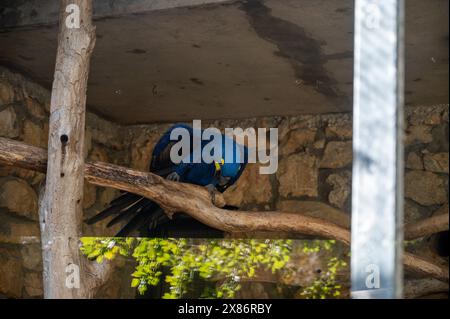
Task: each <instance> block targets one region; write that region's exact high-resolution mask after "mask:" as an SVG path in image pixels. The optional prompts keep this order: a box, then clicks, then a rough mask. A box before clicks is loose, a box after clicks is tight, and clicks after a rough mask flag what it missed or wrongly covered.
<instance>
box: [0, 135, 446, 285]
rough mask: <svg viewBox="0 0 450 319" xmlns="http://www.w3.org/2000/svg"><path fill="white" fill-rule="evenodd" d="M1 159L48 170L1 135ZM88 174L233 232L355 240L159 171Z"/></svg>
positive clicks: (92, 165)
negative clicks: (220, 197)
mask: <svg viewBox="0 0 450 319" xmlns="http://www.w3.org/2000/svg"><path fill="white" fill-rule="evenodd" d="M0 163H2V164H7V165H14V166H18V167H22V168H28V169H32V170H36V171H40V172H43V173H45V169H46V164H45V163H46V153H45V151H44V150H42V149H40V148H37V147H34V146H28V145H25V144H24V143H21V142H18V141H13V140H9V139H5V138H0ZM84 173H85V178H86V179H87V180H88V181H89V182H91V183H93V184H96V185H99V186H105V187H113V188H117V189H121V190H125V191H129V192H133V193H136V194H139V195H142V196H145V197H148V198H150V199H152V200H154V201H155V202H157V203H158V204H159V205H161V207H163V208H164V209H166V211H168V212H169V213H172V214H173V213H176V212H181V211H182V212H184V213H186V214H189V215H190V216H192V217H193V218H195V219H197V220H199V221H201V222H202V223H205V224H206V225H209V226H211V227H214V228H217V229H220V230H223V231H227V232H254V231H272V232H289V233H299V234H304V235H311V236H318V237H324V238H329V239H335V240H338V241H340V242H343V243H345V244H347V245H348V244H350V232H349V230H348V229H346V228H344V227H341V226H338V225H335V224H333V223H330V222H328V221H326V220H323V219H320V218H314V217H308V216H302V215H300V214H294V213H284V212H250V211H229V210H224V209H221V208H218V207H216V206H215V205H214V204H213V203H212V202H211V198H210V195H209V193H208V191H206V190H205V189H204V188H203V187H199V186H195V185H191V184H183V183H175V182H171V181H167V180H165V179H163V178H161V177H159V176H157V175H155V174H152V173H145V172H138V171H135V170H132V169H128V168H125V167H121V166H117V165H113V164H108V163H102V162H86V163H85V172H84ZM404 264H405V266H406V268H407V269H409V270H411V271H414V272H418V273H422V274H426V275H428V276H431V277H433V278H436V279H439V280H443V281H448V278H449V273H448V267H443V266H440V265H437V264H434V263H432V262H430V261H427V260H424V259H421V258H419V257H417V256H415V255H412V254H409V253H405V254H404Z"/></svg>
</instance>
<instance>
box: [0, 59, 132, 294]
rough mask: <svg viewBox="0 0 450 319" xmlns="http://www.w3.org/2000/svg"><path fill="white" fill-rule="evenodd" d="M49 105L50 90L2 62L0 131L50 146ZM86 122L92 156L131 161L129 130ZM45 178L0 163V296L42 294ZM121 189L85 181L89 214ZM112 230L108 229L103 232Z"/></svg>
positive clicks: (94, 229)
mask: <svg viewBox="0 0 450 319" xmlns="http://www.w3.org/2000/svg"><path fill="white" fill-rule="evenodd" d="M49 106H50V94H49V92H48V91H47V90H45V89H43V88H42V87H40V86H39V85H36V84H35V83H33V82H31V81H29V80H27V79H25V78H24V77H23V76H21V75H19V74H16V73H13V72H10V71H8V70H7V69H5V68H2V67H0V136H2V137H8V138H12V139H17V140H21V141H24V142H26V143H28V144H31V145H35V146H40V147H44V148H46V147H47V136H48V116H49ZM86 126H87V129H86V148H85V152H86V155H87V157H88V158H89V159H95V160H101V161H106V162H112V163H117V164H120V165H125V166H128V165H129V163H130V156H129V151H128V148H129V146H128V144H126V143H125V139H126V133H127V132H126V130H125V129H123V128H121V127H120V126H117V125H115V124H113V123H111V122H108V121H105V120H103V119H101V118H99V117H97V116H95V115H94V114H90V113H88V114H87V119H86ZM43 183H45V175H44V174H40V173H36V172H33V171H28V170H24V169H18V168H13V167H6V166H0V297H1V296H2V295H3V296H7V297H13V298H19V297H25V298H35V297H42V280H41V271H42V260H41V247H40V242H39V236H40V231H39V224H38V196H39V190H40V187H41V185H43ZM117 194H118V191H116V190H113V189H107V188H100V187H96V186H93V185H90V184H87V183H86V184H85V191H84V206H83V207H84V210H85V214H86V215H87V216H90V215H92V214H95V213H96V212H98V211H99V210H101V209H102V208H103V207H105V205H106V204H107V203H109V201H110V200H111V199H112V198H114V197H115V196H117ZM103 229H104V225H101V224H99V225H94V226H87V225H86V227H85V229H84V233H86V234H96V233H100V232H101V231H102V230H103ZM113 233H114V230H110V231H109V233H107V234H105V235H112V234H113ZM121 265H122V266H123V264H121ZM120 288H121V287H120V286H118V287H116V288H114V289H113V290H111V291H117V290H116V289H119V290H120ZM127 289H129V285H126V286H124V287H122V291H127Z"/></svg>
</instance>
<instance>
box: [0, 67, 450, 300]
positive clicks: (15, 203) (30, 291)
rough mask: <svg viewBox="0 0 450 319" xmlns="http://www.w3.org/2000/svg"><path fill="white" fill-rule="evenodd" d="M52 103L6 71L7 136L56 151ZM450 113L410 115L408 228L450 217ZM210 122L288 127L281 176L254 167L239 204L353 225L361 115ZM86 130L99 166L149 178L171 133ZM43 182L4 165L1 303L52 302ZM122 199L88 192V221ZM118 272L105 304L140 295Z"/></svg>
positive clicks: (3, 128) (435, 110)
mask: <svg viewBox="0 0 450 319" xmlns="http://www.w3.org/2000/svg"><path fill="white" fill-rule="evenodd" d="M49 99H50V96H49V92H48V91H46V90H45V89H43V88H42V87H40V86H38V85H36V84H34V83H33V82H31V81H29V80H27V79H25V78H24V77H22V76H21V75H18V74H15V73H12V72H9V71H8V70H6V69H3V68H0V136H4V137H8V138H13V139H18V140H22V141H25V142H27V143H29V144H32V145H37V146H41V147H46V145H47V134H48V124H47V122H48V115H49ZM448 109H449V107H448V105H437V106H424V107H415V108H408V109H407V112H406V113H407V114H406V115H407V116H406V123H407V125H406V138H405V143H406V149H405V158H406V163H405V166H406V174H405V186H406V189H405V219H406V221H407V222H411V221H414V220H418V219H421V218H425V217H428V216H431V215H432V214H439V213H442V212H445V211H448V200H447V196H448V156H449V153H448ZM202 124H204V126H205V127H206V126H208V125H212V126H215V127H219V128H225V127H242V128H247V127H267V128H269V127H278V129H279V146H280V148H279V169H278V171H277V173H276V174H273V175H260V174H259V172H258V165H259V164H249V165H248V167H247V168H246V170H245V172H244V174H243V175H242V177H241V178H240V180H239V181H238V182H237V184H236V185H235V186H233V187H231V188H230V189H229V190H227V191H226V193H225V197H226V199H227V201H228V203H229V204H231V205H235V206H239V207H241V208H244V209H249V210H255V209H265V210H275V209H278V210H284V211H290V212H308V213H309V214H310V215H312V216H314V215H319V214H320V215H321V216H326V217H327V218H328V219H330V220H332V221H334V222H336V223H338V224H341V225H343V224H345V223H346V222H347V221H348V216H349V214H350V200H351V165H352V117H351V114H326V115H314V116H313V115H302V116H297V117H289V118H286V117H272V118H258V119H247V120H239V121H238V120H219V121H214V122H211V121H210V122H208V123H207V122H204V123H202ZM86 125H87V129H86V150H85V152H86V155H87V157H88V158H89V159H95V160H100V161H106V162H112V163H117V164H120V165H125V166H129V167H132V168H135V169H140V170H146V169H147V167H148V164H149V162H150V156H151V152H152V149H153V145H154V144H155V142H156V141H157V140H158V138H159V137H160V136H161V134H162V133H163V132H164V131H165V130H166V129H167V128H168V127H169V126H170V125H169V124H152V125H135V126H119V125H117V124H114V123H111V122H108V121H106V120H104V119H101V118H99V117H98V116H96V115H94V114H91V113H88V114H87V124H86ZM43 182H44V175H43V174H39V173H35V172H31V171H27V170H22V169H17V168H10V167H1V166H0V295H5V296H9V297H41V296H42V283H41V273H40V272H41V267H42V265H41V258H40V244H39V226H38V223H37V219H38V217H37V198H38V193H39V188H40V185H41V184H42V183H43ZM117 194H118V192H117V191H116V190H113V189H106V188H101V187H96V186H93V185H89V184H86V185H85V197H84V210H85V215H86V217H89V216H92V215H94V214H95V213H97V212H99V211H100V210H101V209H102V208H104V207H105V205H106V204H107V203H108V202H109V201H110V200H111V199H112V198H114V197H115V196H117ZM105 223H106V221H105V222H103V223H100V224H97V225H94V226H89V227H88V226H85V228H84V230H83V232H84V235H85V236H95V235H97V236H111V235H112V234H114V233H115V231H116V230H117V229H106V228H105ZM118 227H120V225H119V226H118ZM408 249H410V250H413V251H415V252H416V253H420V254H423V255H428V256H432V257H434V256H435V254H434V249H433V246H432V241H430V240H429V239H428V238H425V239H423V240H419V241H415V242H414V243H412V244H411V245H409V246H408ZM339 253H341V252H339ZM294 257H295V256H294ZM293 260H295V258H293ZM319 264H320V263H319ZM118 265H119V268H120V267H125V266H124V265H128V266H127V267H130V265H129V264H127V262H126V261H122V262H119V263H118ZM316 266H317V265H316ZM316 266H314V267H316ZM298 268H299V271H304V269H303V270H302V269H300V267H298ZM117 274H118V275H117V276H113V278H114V280H113V281H111V282H109V283H108V284H107V286H106V288H105V289H103V290H102V292H101V294H100V296H105V297H106V296H109V297H113V296H115V297H119V296H122V297H123V296H132V295H133V291H130V288H129V281H127V280H128V279H129V272H126V271H122V272H120V274H119V271H118V272H117ZM298 275H299V276H300V275H301V274H298ZM294 277H295V276H294ZM124 291H126V293H124Z"/></svg>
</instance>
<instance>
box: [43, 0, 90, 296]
mask: <svg viewBox="0 0 450 319" xmlns="http://www.w3.org/2000/svg"><path fill="white" fill-rule="evenodd" d="M69 5H71V6H70V7H68V6H69ZM66 8H72V10H75V11H70V10H69V12H66ZM77 8H79V10H77ZM78 11H79V21H80V23H79V28H77V27H70V26H71V25H70V24H69V25H68V24H67V23H66V19H67V18H69V19H72V18H73V19H77V18H78ZM69 22H70V21H69ZM72 26H73V25H72ZM94 44H95V28H94V27H93V25H92V1H91V0H62V1H61V7H60V31H59V36H58V51H57V56H56V66H55V75H54V81H53V88H52V95H51V102H50V123H49V140H48V162H47V178H46V184H45V191H44V194H43V197H42V201H41V205H40V207H39V218H40V225H41V238H42V240H41V242H42V250H43V276H44V297H45V298H86V297H89V296H90V293H89V289H88V287H87V284H86V283H85V281H84V280H83V274H85V273H87V271H85V270H86V269H85V267H84V266H83V261H82V259H81V258H80V257H81V256H80V251H79V237H80V236H81V226H82V220H83V219H82V204H83V183H84V152H83V150H84V130H85V110H86V89H87V80H88V74H89V62H90V57H91V53H92V51H93V48H94ZM72 265H73V266H74V267H78V269H79V274H80V287H79V288H78V287H77V285H76V284H75V283H76V281H72V280H71V279H70V278H73V277H70V276H71V275H72V276H76V275H77V272H76V271H74V269H75V268H73V267H72V268H70V267H69V268H67V267H68V266H72ZM68 278H69V279H68Z"/></svg>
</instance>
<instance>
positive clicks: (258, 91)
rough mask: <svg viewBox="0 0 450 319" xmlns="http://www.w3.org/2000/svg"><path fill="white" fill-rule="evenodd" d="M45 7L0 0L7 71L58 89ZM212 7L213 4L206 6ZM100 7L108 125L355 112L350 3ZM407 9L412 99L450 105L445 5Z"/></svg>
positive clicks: (91, 97)
mask: <svg viewBox="0 0 450 319" xmlns="http://www.w3.org/2000/svg"><path fill="white" fill-rule="evenodd" d="M7 2H8V1H7ZM44 2H45V1H44ZM44 2H39V5H38V2H36V1H18V2H11V3H14V5H11V4H10V8H8V7H6V9H5V8H3V10H2V5H1V4H0V64H4V65H6V66H10V67H12V68H14V69H17V70H19V71H21V72H22V73H25V74H27V75H29V76H30V77H32V78H33V79H35V80H36V81H38V82H39V83H41V84H43V85H44V86H46V87H47V88H51V83H52V78H53V69H54V61H55V54H56V45H57V43H56V39H57V27H56V24H55V23H56V17H57V8H55V7H54V6H53V5H52V6H50V5H49V6H47V7H46V6H45V5H43V4H42V3H44ZM47 2H48V1H47ZM120 2H123V4H122V7H121V6H120ZM205 2H215V3H212V4H207V5H198V4H199V3H205ZM48 3H49V2H48ZM52 3H54V1H53V2H52ZM95 3H96V8H95V10H96V11H95V12H96V19H95V24H96V26H97V36H98V39H97V44H96V47H95V51H94V54H93V57H92V61H91V72H90V77H89V87H88V102H87V103H88V108H89V109H90V110H92V111H94V112H96V113H99V114H101V115H103V116H105V117H107V118H110V119H112V120H115V121H117V122H120V123H126V124H131V123H148V122H164V121H180V120H190V119H193V118H197V119H219V118H245V117H253V116H271V115H294V114H305V113H325V112H341V111H350V110H351V108H352V104H351V103H352V101H351V100H352V64H353V61H352V55H353V48H352V47H353V1H352V0H340V1H329V0H314V1H313V0H265V1H257V0H255V1H254V0H250V1H231V2H230V1H221V0H210V1H205V0H203V1H201V0H184V1H181V0H179V1H161V0H160V1H149V0H147V1H146V0H138V1H135V2H131V1H129V2H128V5H127V4H126V3H127V2H126V1H112V0H101V1H99V0H97V1H95ZM112 3H115V6H112V5H111V4H112ZM118 3H119V4H118ZM130 3H132V4H133V3H134V5H130ZM164 3H166V4H165V5H164ZM167 3H168V4H170V8H166V7H167V5H168V4H167ZM194 4H195V5H196V6H190V7H185V5H194ZM406 4H407V10H406V20H407V22H406V26H407V37H406V79H407V81H406V92H405V94H406V96H405V98H406V103H407V104H408V105H423V104H438V103H448V99H449V94H448V84H449V83H448V62H449V60H448V39H449V38H448V30H449V22H448V21H449V20H448V1H447V0H432V1H423V0H408V1H406ZM34 6H35V7H34ZM11 7H14V8H13V9H14V10H12V9H11ZM164 8H166V9H164ZM33 10H34V11H33ZM12 12H13V13H14V14H11V13H12ZM2 19H3V21H2Z"/></svg>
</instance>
